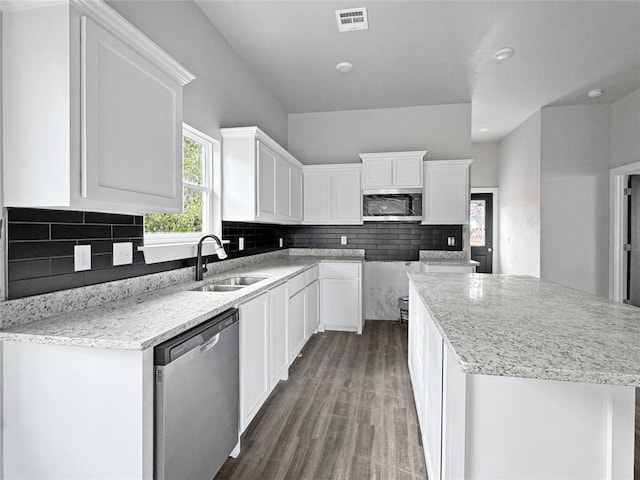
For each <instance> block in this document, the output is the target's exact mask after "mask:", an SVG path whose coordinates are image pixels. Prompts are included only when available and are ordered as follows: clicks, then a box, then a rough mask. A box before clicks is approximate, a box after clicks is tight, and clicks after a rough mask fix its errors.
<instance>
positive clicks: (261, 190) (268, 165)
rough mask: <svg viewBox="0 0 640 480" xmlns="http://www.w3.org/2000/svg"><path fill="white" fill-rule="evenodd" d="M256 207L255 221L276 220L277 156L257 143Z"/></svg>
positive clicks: (260, 143) (262, 144) (263, 145)
mask: <svg viewBox="0 0 640 480" xmlns="http://www.w3.org/2000/svg"><path fill="white" fill-rule="evenodd" d="M257 143H258V145H257V148H258V159H257V160H258V193H257V198H258V205H257V209H256V219H258V220H266V221H273V220H275V218H276V162H277V160H278V156H277V155H276V154H275V153H274V152H273V150H271V149H270V148H269V147H267V146H266V145H265V144H264V143H262V142H260V141H258V142H257Z"/></svg>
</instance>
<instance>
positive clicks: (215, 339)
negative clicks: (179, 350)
mask: <svg viewBox="0 0 640 480" xmlns="http://www.w3.org/2000/svg"><path fill="white" fill-rule="evenodd" d="M218 340H220V333H217V334H216V335H214V336H213V337H211V338H210V339H209V340H208V341H207V342H206V343H204V344H202V345H200V352H202V353H204V352H206V351H207V350H211V349H212V348H213V347H215V346H216V344H217V343H218Z"/></svg>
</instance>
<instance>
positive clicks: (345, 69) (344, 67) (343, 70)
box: [336, 62, 353, 73]
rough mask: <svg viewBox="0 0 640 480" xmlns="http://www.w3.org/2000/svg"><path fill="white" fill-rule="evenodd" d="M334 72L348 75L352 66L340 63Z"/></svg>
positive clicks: (347, 63)
mask: <svg viewBox="0 0 640 480" xmlns="http://www.w3.org/2000/svg"><path fill="white" fill-rule="evenodd" d="M336 70H337V71H339V72H340V73H349V72H350V71H351V70H353V65H352V64H350V63H349V62H340V63H338V64H337V65H336Z"/></svg>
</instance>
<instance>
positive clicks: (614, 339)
mask: <svg viewBox="0 0 640 480" xmlns="http://www.w3.org/2000/svg"><path fill="white" fill-rule="evenodd" d="M409 279H410V281H411V282H412V283H413V285H414V286H415V287H416V289H417V291H418V293H419V296H420V297H421V299H422V301H423V303H424V304H425V305H426V307H427V309H428V310H429V312H430V313H431V315H432V317H433V318H434V319H435V321H436V325H437V326H438V328H439V330H440V331H441V333H442V334H443V336H444V338H445V344H447V346H448V348H449V349H450V350H451V351H452V353H453V354H454V357H455V358H456V361H457V363H458V364H459V365H460V367H461V369H462V370H463V371H464V372H465V373H469V374H486V375H501V376H509V377H526V378H538V379H547V380H561V381H576V382H587V383H605V384H614V385H635V386H640V309H639V308H636V307H632V306H629V305H624V304H621V303H615V302H612V301H609V300H607V299H604V298H599V297H595V296H592V295H589V294H587V293H584V292H580V291H578V290H574V289H571V288H567V287H563V286H560V285H557V284H553V283H548V282H543V281H541V280H539V279H537V278H533V277H524V276H508V275H484V274H451V273H430V274H429V273H428V274H420V273H411V274H409Z"/></svg>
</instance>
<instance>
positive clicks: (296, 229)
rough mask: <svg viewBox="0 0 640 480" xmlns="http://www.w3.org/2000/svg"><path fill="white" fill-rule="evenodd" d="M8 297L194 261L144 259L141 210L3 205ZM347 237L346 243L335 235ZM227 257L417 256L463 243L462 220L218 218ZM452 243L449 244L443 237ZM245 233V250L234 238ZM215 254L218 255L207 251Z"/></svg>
mask: <svg viewBox="0 0 640 480" xmlns="http://www.w3.org/2000/svg"><path fill="white" fill-rule="evenodd" d="M7 219H8V225H7V236H8V249H7V252H8V262H7V265H8V278H7V286H8V288H7V292H8V298H20V297H26V296H30V295H37V294H41V293H47V292H53V291H57V290H64V289H68V288H75V287H82V286H86V285H93V284H96V283H102V282H108V281H113V280H120V279H123V278H130V277H136V276H140V275H146V274H150V273H156V272H161V271H166V270H173V269H177V268H184V267H187V266H192V265H195V259H184V260H175V261H171V262H164V263H158V264H153V265H147V264H145V263H144V257H143V255H142V253H141V252H138V251H137V247H138V246H139V245H142V244H143V217H141V216H134V215H119V214H108V213H95V212H77V211H68V210H48V209H28V208H9V209H7ZM343 235H346V236H347V245H341V244H340V237H341V236H343ZM222 236H223V238H224V239H225V240H229V241H230V243H229V244H226V245H225V249H226V250H227V252H228V254H229V257H230V258H235V257H240V256H246V255H255V254H258V253H265V252H269V251H273V250H277V249H278V248H279V239H280V238H282V240H283V246H284V248H294V247H295V248H362V249H365V251H366V256H365V258H366V259H367V260H400V261H402V260H404V261H409V260H418V255H419V251H420V250H461V249H462V226H460V225H446V226H427V225H419V224H417V223H403V222H384V223H382V222H381V223H365V224H364V225H342V226H336V225H291V226H287V225H284V226H283V225H269V224H256V223H242V222H223V224H222ZM448 236H453V237H455V239H456V240H455V246H454V247H448V246H447V237H448ZM240 237H242V238H244V250H240V249H239V238H240ZM116 242H132V243H133V245H134V256H133V264H131V265H120V266H115V267H114V266H113V259H112V248H113V247H112V246H113V243H116ZM80 244H82V245H86V244H89V245H91V270H88V271H83V272H75V271H74V268H73V247H74V245H80ZM209 261H217V257H216V256H215V255H214V256H211V257H209Z"/></svg>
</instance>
